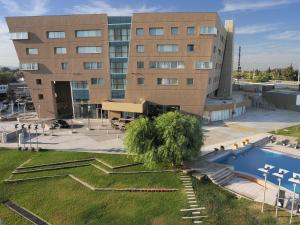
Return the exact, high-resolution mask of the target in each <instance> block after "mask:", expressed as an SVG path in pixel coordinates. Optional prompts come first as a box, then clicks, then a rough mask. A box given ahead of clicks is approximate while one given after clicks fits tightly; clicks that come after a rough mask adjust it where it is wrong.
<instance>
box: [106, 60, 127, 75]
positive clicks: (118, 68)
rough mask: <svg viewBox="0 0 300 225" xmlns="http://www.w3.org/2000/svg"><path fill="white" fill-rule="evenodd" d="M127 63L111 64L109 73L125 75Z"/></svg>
mask: <svg viewBox="0 0 300 225" xmlns="http://www.w3.org/2000/svg"><path fill="white" fill-rule="evenodd" d="M127 69H128V63H127V62H111V63H110V71H111V73H127Z"/></svg>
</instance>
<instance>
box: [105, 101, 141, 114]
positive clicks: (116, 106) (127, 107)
mask: <svg viewBox="0 0 300 225" xmlns="http://www.w3.org/2000/svg"><path fill="white" fill-rule="evenodd" d="M145 103H146V101H145V100H143V101H142V102H141V103H129V102H109V101H105V102H102V109H103V110H108V111H117V112H132V113H143V112H144V107H145Z"/></svg>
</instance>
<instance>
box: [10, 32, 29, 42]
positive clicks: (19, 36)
mask: <svg viewBox="0 0 300 225" xmlns="http://www.w3.org/2000/svg"><path fill="white" fill-rule="evenodd" d="M10 39H11V40H27V39H28V32H12V33H10Z"/></svg>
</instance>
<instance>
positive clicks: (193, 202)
mask: <svg viewBox="0 0 300 225" xmlns="http://www.w3.org/2000/svg"><path fill="white" fill-rule="evenodd" d="M189 203H197V201H189Z"/></svg>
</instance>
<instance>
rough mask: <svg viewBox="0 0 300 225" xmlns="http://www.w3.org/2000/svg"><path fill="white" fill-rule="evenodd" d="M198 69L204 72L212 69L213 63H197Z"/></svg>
mask: <svg viewBox="0 0 300 225" xmlns="http://www.w3.org/2000/svg"><path fill="white" fill-rule="evenodd" d="M196 69H197V70H202V69H204V70H205V69H212V62H208V61H197V62H196Z"/></svg>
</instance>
